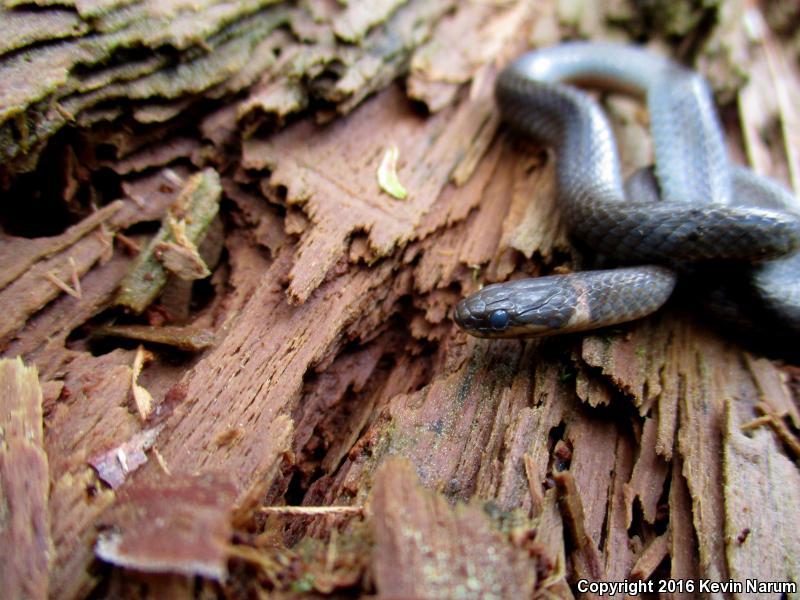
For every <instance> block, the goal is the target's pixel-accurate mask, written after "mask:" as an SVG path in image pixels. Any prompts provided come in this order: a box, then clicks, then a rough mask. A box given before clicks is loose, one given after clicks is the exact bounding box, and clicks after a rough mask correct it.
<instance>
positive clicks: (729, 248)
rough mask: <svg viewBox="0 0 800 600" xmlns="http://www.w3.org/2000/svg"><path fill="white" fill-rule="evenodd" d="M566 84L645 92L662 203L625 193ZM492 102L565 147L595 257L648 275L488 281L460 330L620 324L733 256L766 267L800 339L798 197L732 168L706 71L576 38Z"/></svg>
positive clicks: (581, 96)
mask: <svg viewBox="0 0 800 600" xmlns="http://www.w3.org/2000/svg"><path fill="white" fill-rule="evenodd" d="M566 83H576V84H579V85H584V86H592V87H601V88H602V89H607V90H613V91H621V92H623V93H627V94H633V95H635V96H637V97H641V96H645V97H646V100H647V106H648V111H649V114H650V122H651V132H652V135H653V141H654V147H655V156H656V163H655V178H656V180H657V188H658V191H657V193H656V194H655V195H656V196H657V198H656V199H657V200H659V201H657V202H653V195H654V194H653V193H649V194H648V193H645V192H641V195H640V196H637V197H626V193H625V191H624V188H623V183H622V177H621V175H620V166H619V159H618V157H617V151H616V146H615V142H614V137H613V134H612V129H611V126H610V125H609V123H608V120H607V119H606V117H605V115H604V113H603V111H602V109H601V108H600V107H599V106H598V105H597V104H596V103H595V102H594V101H593V100H592V99H591V98H590V97H589V96H588V95H586V94H585V93H584V92H582V91H580V90H578V89H576V88H574V87H570V86H569V85H565V84H566ZM495 95H496V99H497V104H498V106H499V108H500V112H501V114H502V117H503V119H504V120H505V121H507V122H508V123H509V124H510V125H511V126H512V127H513V128H514V129H516V130H518V131H520V132H522V133H523V134H527V135H529V136H532V137H534V138H535V139H536V140H538V141H540V142H542V143H544V144H546V145H548V146H552V147H553V148H554V149H555V152H556V167H557V182H558V199H559V204H560V207H561V210H562V211H563V215H564V217H565V219H566V222H567V225H568V227H569V228H570V231H571V233H572V234H573V236H574V237H575V238H576V239H577V240H578V241H579V242H580V243H581V244H583V245H584V246H585V247H587V248H589V249H590V250H592V251H594V252H596V253H597V254H599V255H603V256H605V257H609V258H611V259H613V260H614V261H616V262H619V263H623V264H625V263H627V264H634V265H637V264H638V265H644V266H632V267H627V268H622V269H613V270H606V271H589V272H579V273H573V274H570V275H554V276H549V277H541V278H537V279H525V280H517V281H510V282H506V283H498V284H492V285H488V286H486V287H484V288H483V289H481V290H480V291H478V292H476V293H475V294H473V295H471V296H469V297H467V298H465V299H463V300H462V301H461V302H459V304H458V306H457V307H456V311H455V319H456V322H457V323H458V324H459V326H461V327H462V328H463V329H465V330H466V331H467V332H469V333H471V334H473V335H477V336H482V337H527V336H536V335H548V334H554V333H566V332H571V331H582V330H586V329H594V328H598V327H604V326H607V325H613V324H616V323H621V322H624V321H629V320H632V319H637V318H640V317H642V316H645V315H647V314H649V313H651V312H653V311H655V310H657V309H658V308H660V307H661V305H663V304H664V302H666V300H667V299H668V298H669V296H670V294H671V293H672V290H673V288H674V286H675V282H676V274H675V271H674V269H675V268H680V267H681V265H685V264H687V263H696V262H703V261H712V260H724V261H747V262H748V263H756V264H757V265H759V266H756V267H753V272H752V274H751V275H748V278H749V279H750V280H751V281H752V285H753V287H754V288H755V289H756V293H757V294H758V295H760V296H761V300H762V301H763V303H765V304H769V305H770V308H771V309H774V310H775V311H777V314H778V315H779V318H787V319H794V324H793V326H796V327H797V328H798V331H800V258H797V256H796V255H792V254H791V253H792V252H794V251H795V250H796V249H797V248H798V246H800V217H798V215H796V214H795V213H793V212H792V211H791V208H792V207H793V203H794V198H793V196H792V195H791V194H790V193H789V192H788V191H786V190H784V189H783V188H782V187H781V186H779V185H777V184H775V183H773V182H771V181H769V180H766V179H765V178H762V177H759V176H756V175H755V174H752V173H751V172H749V171H748V170H746V169H744V168H742V167H734V166H732V165H730V164H729V161H728V156H727V153H726V150H725V141H724V139H723V134H722V128H721V126H720V124H719V121H718V117H717V114H716V110H715V107H714V104H713V100H712V97H711V94H710V92H709V90H708V86H707V84H706V82H705V80H704V79H703V78H702V77H701V76H700V75H698V74H697V73H695V72H693V71H691V70H688V69H686V68H684V67H681V66H680V65H677V64H676V63H674V62H672V61H670V60H667V59H665V58H662V57H660V56H657V55H655V54H652V53H649V52H647V51H644V50H641V49H638V48H635V47H631V46H622V45H615V44H598V43H582V42H576V43H568V44H563V45H560V46H556V47H553V48H547V49H542V50H537V51H534V52H530V53H528V54H525V55H523V56H522V57H521V58H519V59H518V60H517V61H515V62H514V63H512V64H511V65H510V66H508V67H507V68H506V69H505V70H503V71H502V72H501V73H500V75H499V76H498V79H497V83H496V87H495ZM651 187H652V186H651ZM632 189H636V187H635V186H634V187H633V188H632ZM640 189H641V188H640ZM645 196H647V197H645ZM787 256H789V258H780V260H770V259H776V258H779V257H787ZM764 261H766V262H764ZM648 263H657V264H659V265H663V266H654V265H648Z"/></svg>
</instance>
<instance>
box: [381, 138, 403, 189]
mask: <svg viewBox="0 0 800 600" xmlns="http://www.w3.org/2000/svg"><path fill="white" fill-rule="evenodd" d="M399 153H400V151H399V150H398V149H397V146H396V145H395V144H392V145H391V146H389V148H388V149H387V150H386V154H384V155H383V160H382V161H381V166H380V167H378V185H379V186H381V189H382V190H383V191H384V192H386V193H387V194H389V195H390V196H393V197H395V198H397V199H398V200H405V198H406V196H408V192H407V191H406V188H404V187H403V184H402V183H400V180H399V179H398V178H397V156H398V154H399Z"/></svg>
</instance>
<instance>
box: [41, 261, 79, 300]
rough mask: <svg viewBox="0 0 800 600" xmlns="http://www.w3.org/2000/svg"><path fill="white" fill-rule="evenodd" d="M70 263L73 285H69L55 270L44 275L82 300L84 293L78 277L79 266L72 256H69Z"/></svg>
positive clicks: (67, 292)
mask: <svg viewBox="0 0 800 600" xmlns="http://www.w3.org/2000/svg"><path fill="white" fill-rule="evenodd" d="M69 264H70V266H71V267H72V275H71V277H70V279H71V280H72V286H69V285H67V284H66V283H65V282H64V281H63V280H62V279H60V278H59V277H58V275H56V274H55V272H54V271H48V272H47V273H45V274H44V277H45V279H47V280H48V281H49V282H50V283H52V284H53V285H54V286H56V287H57V288H58V289H60V290H61V291H62V292H64V293H65V294H69V295H70V296H72V297H73V298H75V299H77V300H80V299H81V298H82V297H83V293H82V291H81V282H80V279H79V278H78V268H77V266H76V265H75V261H74V260H73V258H72V257H71V256H70V257H69Z"/></svg>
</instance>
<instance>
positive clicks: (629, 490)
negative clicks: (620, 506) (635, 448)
mask: <svg viewBox="0 0 800 600" xmlns="http://www.w3.org/2000/svg"><path fill="white" fill-rule="evenodd" d="M657 427H658V424H657V422H656V420H655V419H652V418H646V419H645V421H644V427H643V432H642V438H641V440H640V442H639V456H638V457H637V459H636V464H634V466H633V473H632V474H631V479H630V482H629V483H628V484H627V485H626V486H625V504H626V508H627V521H628V522H627V527H630V526H631V523H632V522H633V503H634V502H635V501H636V499H637V498H638V499H639V503H640V506H641V507H642V513H643V516H644V518H645V520H646V521H647V522H648V523H650V524H653V523H655V521H656V516H657V514H656V509H657V507H658V506H657V505H658V501H659V499H660V498H661V495H662V494H663V492H664V482H665V480H666V478H667V476H668V475H669V463H668V462H666V461H665V460H664V459H663V458H662V457H660V456H658V454H657V453H656V435H657Z"/></svg>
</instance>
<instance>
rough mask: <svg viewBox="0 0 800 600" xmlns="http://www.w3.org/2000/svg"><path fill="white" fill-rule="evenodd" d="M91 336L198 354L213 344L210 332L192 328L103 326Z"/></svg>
mask: <svg viewBox="0 0 800 600" xmlns="http://www.w3.org/2000/svg"><path fill="white" fill-rule="evenodd" d="M92 335H94V336H97V337H118V338H127V339H131V340H138V341H141V342H153V343H155V344H164V345H166V346H173V347H175V348H179V349H181V350H186V351H187V352H199V351H201V350H205V349H206V348H208V347H209V346H211V345H212V344H213V343H214V333H213V332H212V331H210V330H208V329H198V328H197V327H192V326H188V327H181V326H170V325H162V326H159V327H153V326H150V325H105V326H103V327H99V328H97V329H95V330H94V331H93V332H92Z"/></svg>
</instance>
